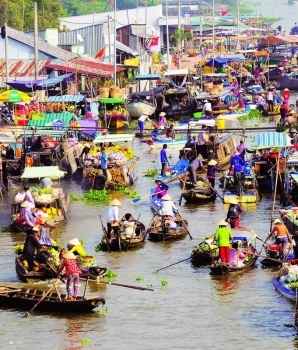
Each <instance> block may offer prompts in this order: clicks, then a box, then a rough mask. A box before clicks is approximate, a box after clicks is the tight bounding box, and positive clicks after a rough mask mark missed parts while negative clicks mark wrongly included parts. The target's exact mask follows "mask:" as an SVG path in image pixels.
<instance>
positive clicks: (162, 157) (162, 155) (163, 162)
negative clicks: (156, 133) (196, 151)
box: [160, 144, 171, 176]
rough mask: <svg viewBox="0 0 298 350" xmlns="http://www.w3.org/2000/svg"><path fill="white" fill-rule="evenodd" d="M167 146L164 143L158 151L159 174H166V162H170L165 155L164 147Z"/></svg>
mask: <svg viewBox="0 0 298 350" xmlns="http://www.w3.org/2000/svg"><path fill="white" fill-rule="evenodd" d="M167 148H168V146H167V145H166V144H164V145H163V146H162V150H161V151H160V162H161V174H160V175H161V176H165V175H166V170H167V164H168V165H169V168H170V167H171V166H170V162H169V160H168V157H167V151H166V149H167Z"/></svg>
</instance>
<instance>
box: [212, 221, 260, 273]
mask: <svg viewBox="0 0 298 350" xmlns="http://www.w3.org/2000/svg"><path fill="white" fill-rule="evenodd" d="M232 232H233V237H234V242H238V244H239V245H240V250H241V252H243V253H247V254H248V255H247V257H246V258H245V259H244V261H243V265H242V266H232V265H230V264H225V263H222V262H220V263H218V262H216V261H213V262H212V265H211V266H210V270H211V272H212V273H213V274H215V275H224V274H227V273H234V272H243V271H246V270H248V269H250V268H252V267H253V266H254V265H255V263H256V261H257V260H258V256H256V255H255V254H254V253H257V250H256V248H255V247H254V246H253V245H252V242H253V241H255V239H256V237H257V235H256V234H255V232H254V231H253V230H248V229H245V228H243V229H237V230H232ZM236 235H237V236H236ZM238 235H239V236H238Z"/></svg>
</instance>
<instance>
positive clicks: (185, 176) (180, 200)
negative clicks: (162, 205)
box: [179, 174, 187, 205]
mask: <svg viewBox="0 0 298 350" xmlns="http://www.w3.org/2000/svg"><path fill="white" fill-rule="evenodd" d="M186 179H187V175H186V174H185V175H184V179H183V187H182V191H181V195H180V199H179V205H181V203H182V195H183V193H184V191H185V184H186Z"/></svg>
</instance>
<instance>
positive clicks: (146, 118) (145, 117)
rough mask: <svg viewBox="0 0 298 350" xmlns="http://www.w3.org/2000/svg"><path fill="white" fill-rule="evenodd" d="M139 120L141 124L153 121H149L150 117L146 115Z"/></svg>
mask: <svg viewBox="0 0 298 350" xmlns="http://www.w3.org/2000/svg"><path fill="white" fill-rule="evenodd" d="M138 120H139V121H140V122H143V123H144V121H145V120H148V121H149V122H151V120H150V119H149V117H148V115H146V114H142V115H141V116H140V118H139V119H138Z"/></svg>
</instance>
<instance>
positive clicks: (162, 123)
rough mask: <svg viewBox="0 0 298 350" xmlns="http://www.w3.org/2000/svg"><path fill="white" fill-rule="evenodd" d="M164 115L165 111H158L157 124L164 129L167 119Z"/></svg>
mask: <svg viewBox="0 0 298 350" xmlns="http://www.w3.org/2000/svg"><path fill="white" fill-rule="evenodd" d="M165 116H166V113H165V112H160V113H159V121H158V126H159V127H160V129H165V128H166V127H167V119H166V117H165Z"/></svg>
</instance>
